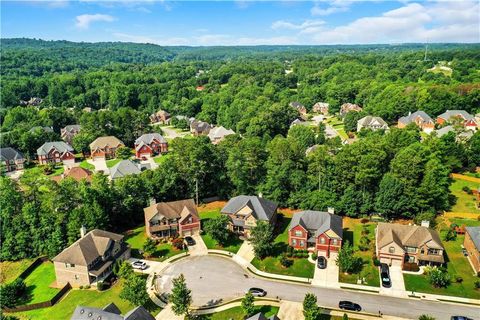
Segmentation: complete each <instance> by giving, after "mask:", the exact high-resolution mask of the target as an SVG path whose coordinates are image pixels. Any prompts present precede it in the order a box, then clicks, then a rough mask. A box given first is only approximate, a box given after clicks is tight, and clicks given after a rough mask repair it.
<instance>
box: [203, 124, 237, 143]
mask: <svg viewBox="0 0 480 320" xmlns="http://www.w3.org/2000/svg"><path fill="white" fill-rule="evenodd" d="M231 134H235V131H233V130H231V129H226V128H225V127H223V126H220V127H214V128H212V129H211V130H210V132H209V133H208V137H209V138H210V140H212V141H214V140H217V139H222V138H223V137H226V136H228V135H231Z"/></svg>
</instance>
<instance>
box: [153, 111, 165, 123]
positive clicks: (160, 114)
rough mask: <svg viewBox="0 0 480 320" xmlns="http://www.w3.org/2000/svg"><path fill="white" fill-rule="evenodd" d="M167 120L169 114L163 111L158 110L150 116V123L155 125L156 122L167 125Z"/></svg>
mask: <svg viewBox="0 0 480 320" xmlns="http://www.w3.org/2000/svg"><path fill="white" fill-rule="evenodd" d="M169 119H170V113H168V112H167V111H165V110H159V111H157V112H155V113H152V114H151V115H150V122H151V123H157V122H161V123H167V122H168V120H169Z"/></svg>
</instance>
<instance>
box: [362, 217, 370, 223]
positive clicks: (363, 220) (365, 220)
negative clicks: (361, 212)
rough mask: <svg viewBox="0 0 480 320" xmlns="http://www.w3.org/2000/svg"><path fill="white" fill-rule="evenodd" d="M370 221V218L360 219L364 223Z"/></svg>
mask: <svg viewBox="0 0 480 320" xmlns="http://www.w3.org/2000/svg"><path fill="white" fill-rule="evenodd" d="M369 221H370V220H369V219H368V218H362V219H361V220H360V222H361V223H363V224H365V223H367V222H369Z"/></svg>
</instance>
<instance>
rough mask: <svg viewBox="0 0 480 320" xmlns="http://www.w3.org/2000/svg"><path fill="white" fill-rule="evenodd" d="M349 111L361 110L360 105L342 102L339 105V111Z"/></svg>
mask: <svg viewBox="0 0 480 320" xmlns="http://www.w3.org/2000/svg"><path fill="white" fill-rule="evenodd" d="M349 111H362V107H360V106H359V105H358V104H354V103H350V102H347V103H344V104H342V105H341V106H340V113H347V112H349Z"/></svg>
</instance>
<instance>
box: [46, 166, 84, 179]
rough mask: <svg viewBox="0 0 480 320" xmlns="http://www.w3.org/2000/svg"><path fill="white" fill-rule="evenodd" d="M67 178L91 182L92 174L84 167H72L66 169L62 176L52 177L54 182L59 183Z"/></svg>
mask: <svg viewBox="0 0 480 320" xmlns="http://www.w3.org/2000/svg"><path fill="white" fill-rule="evenodd" d="M66 178H72V179H74V180H76V181H82V180H85V181H87V182H91V181H92V172H91V171H90V170H88V169H85V168H82V167H71V168H66V169H65V171H64V172H63V173H62V174H61V175H59V176H54V177H52V180H53V181H56V182H59V181H61V180H63V179H66Z"/></svg>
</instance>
